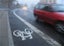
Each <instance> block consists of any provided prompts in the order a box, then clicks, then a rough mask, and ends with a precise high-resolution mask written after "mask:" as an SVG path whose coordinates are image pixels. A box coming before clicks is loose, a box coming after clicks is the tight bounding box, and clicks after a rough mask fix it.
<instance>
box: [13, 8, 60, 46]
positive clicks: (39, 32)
mask: <svg viewBox="0 0 64 46" xmlns="http://www.w3.org/2000/svg"><path fill="white" fill-rule="evenodd" d="M17 10H18V9H15V10H13V14H14V15H15V16H16V17H17V18H18V19H19V20H20V21H22V22H23V23H24V24H26V25H27V26H28V27H30V28H31V29H32V30H34V32H36V33H37V34H38V35H39V36H41V37H42V38H43V39H44V40H45V41H46V42H47V43H49V44H50V45H51V46H61V44H60V43H58V42H57V41H55V40H53V39H52V38H51V37H49V36H48V35H46V34H45V33H43V32H42V31H40V30H39V29H38V28H36V27H35V26H33V25H32V24H30V23H29V22H27V21H26V20H24V19H23V18H21V17H20V16H19V15H17V14H16V13H15V12H16V11H17Z"/></svg>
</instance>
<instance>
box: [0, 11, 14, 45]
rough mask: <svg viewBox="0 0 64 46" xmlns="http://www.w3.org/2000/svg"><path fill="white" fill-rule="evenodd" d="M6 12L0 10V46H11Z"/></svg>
mask: <svg viewBox="0 0 64 46" xmlns="http://www.w3.org/2000/svg"><path fill="white" fill-rule="evenodd" d="M12 43H13V42H12V37H11V33H10V26H9V18H8V11H7V10H0V46H12Z"/></svg>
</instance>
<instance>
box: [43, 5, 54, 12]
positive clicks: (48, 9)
mask: <svg viewBox="0 0 64 46" xmlns="http://www.w3.org/2000/svg"><path fill="white" fill-rule="evenodd" d="M42 10H45V11H49V12H52V11H53V8H52V6H45V7H44V8H43V9H42Z"/></svg>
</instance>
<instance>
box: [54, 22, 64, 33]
mask: <svg viewBox="0 0 64 46" xmlns="http://www.w3.org/2000/svg"><path fill="white" fill-rule="evenodd" d="M55 28H56V30H57V31H58V32H60V33H64V24H63V23H56V24H55Z"/></svg>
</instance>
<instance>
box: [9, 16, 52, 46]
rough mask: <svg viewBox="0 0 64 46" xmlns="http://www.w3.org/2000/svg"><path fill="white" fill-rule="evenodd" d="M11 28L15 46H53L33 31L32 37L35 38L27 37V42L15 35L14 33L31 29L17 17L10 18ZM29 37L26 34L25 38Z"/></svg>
mask: <svg viewBox="0 0 64 46" xmlns="http://www.w3.org/2000/svg"><path fill="white" fill-rule="evenodd" d="M9 20H10V26H11V31H12V36H13V41H14V45H15V46H51V45H50V44H48V43H47V42H46V41H45V40H44V39H42V38H41V37H40V36H39V35H38V34H37V33H35V32H34V31H33V30H32V29H31V30H32V31H33V33H32V34H31V36H32V37H33V38H31V39H30V37H27V38H26V39H25V40H22V37H16V36H15V35H13V32H14V31H16V30H20V31H21V32H22V31H24V30H25V29H26V28H28V29H30V27H28V26H27V25H26V24H24V23H23V22H21V21H20V20H19V19H18V18H17V17H15V16H14V15H11V16H9ZM26 35H27V36H28V34H24V36H26Z"/></svg>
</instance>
